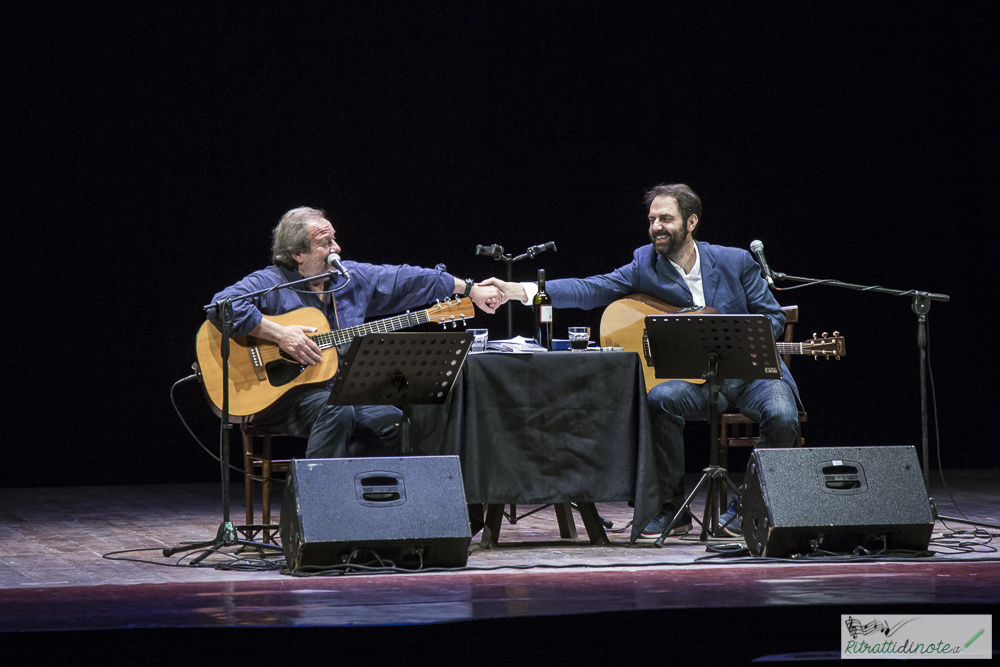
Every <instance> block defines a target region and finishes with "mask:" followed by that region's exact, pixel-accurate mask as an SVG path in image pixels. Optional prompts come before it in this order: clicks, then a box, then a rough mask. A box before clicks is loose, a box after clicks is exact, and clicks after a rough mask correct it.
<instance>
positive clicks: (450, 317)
mask: <svg viewBox="0 0 1000 667" xmlns="http://www.w3.org/2000/svg"><path fill="white" fill-rule="evenodd" d="M475 316H476V309H475V306H473V305H472V299H463V298H461V297H455V298H454V299H451V298H448V299H445V300H444V301H438V302H437V303H436V304H435V305H433V306H431V307H430V308H428V309H427V317H428V318H430V320H431V321H432V322H438V323H439V324H440V325H441V326H442V327H445V328H447V327H448V325H449V324H450V325H451V327H452V328H453V329H454V328H455V325H457V324H458V323H459V322H462V323H463V324H464V323H465V321H466V320H471V319H472V318H473V317H475Z"/></svg>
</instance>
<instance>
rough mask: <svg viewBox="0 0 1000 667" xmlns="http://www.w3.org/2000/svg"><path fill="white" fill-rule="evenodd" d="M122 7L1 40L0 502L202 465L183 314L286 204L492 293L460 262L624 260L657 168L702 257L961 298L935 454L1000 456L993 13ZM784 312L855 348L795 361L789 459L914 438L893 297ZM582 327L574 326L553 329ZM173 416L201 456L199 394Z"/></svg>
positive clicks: (966, 461) (985, 461)
mask: <svg viewBox="0 0 1000 667" xmlns="http://www.w3.org/2000/svg"><path fill="white" fill-rule="evenodd" d="M133 4H134V3H133ZM138 4H139V5H141V6H139V7H137V6H132V5H131V4H127V3H121V4H110V3H98V6H94V7H87V8H85V9H82V8H81V9H73V10H68V9H66V8H65V7H59V8H56V7H53V6H49V5H47V4H44V3H43V4H39V5H37V6H36V9H34V10H33V11H32V12H31V13H30V15H29V14H27V13H25V14H23V15H21V16H15V17H12V18H11V22H10V24H9V31H10V32H11V33H12V39H11V40H10V41H8V44H7V49H8V50H9V51H10V55H11V57H10V58H8V59H7V60H8V67H7V70H8V75H7V76H6V77H5V78H6V79H7V82H6V85H5V88H6V92H7V95H6V102H5V107H6V108H7V112H8V113H7V118H8V123H7V127H6V128H5V135H6V138H5V144H6V145H7V149H6V150H5V158H6V159H5V161H7V162H8V165H9V167H10V168H12V171H13V172H14V173H13V176H12V177H11V176H8V179H7V182H8V187H9V188H10V189H9V192H8V195H9V197H8V200H7V206H6V207H5V208H6V212H7V215H8V216H9V217H8V220H7V225H5V228H6V229H7V234H6V237H7V243H8V244H9V245H8V253H7V256H8V266H9V270H8V272H7V273H8V275H11V276H14V280H12V281H10V282H9V283H8V285H9V287H10V291H9V292H8V294H11V295H13V297H14V298H13V301H14V303H13V305H12V306H11V310H10V311H9V312H10V313H11V316H9V317H8V318H5V319H6V321H7V323H8V328H7V329H8V334H9V336H8V340H9V343H8V353H7V355H6V356H7V359H8V360H9V362H10V361H13V363H9V362H8V364H7V367H8V369H9V372H8V374H7V375H6V378H7V380H6V382H5V385H6V386H7V387H8V391H7V392H6V393H7V395H8V398H7V399H6V400H5V407H4V422H5V425H4V441H5V442H4V451H5V455H4V459H5V461H6V463H5V465H4V466H3V468H2V483H3V484H4V485H63V484H113V483H154V482H173V481H209V480H215V479H217V478H218V468H217V466H216V464H214V463H213V462H212V461H211V460H210V459H209V458H208V456H207V455H206V454H204V453H203V452H201V451H200V450H198V448H197V447H196V445H195V444H194V443H193V441H192V440H191V438H190V437H189V436H188V435H187V433H186V432H185V431H184V429H183V427H182V425H181V423H180V422H179V420H178V419H177V417H176V415H175V413H174V411H173V408H172V407H171V404H170V400H169V390H170V386H171V384H172V383H173V382H174V381H175V380H177V379H179V378H181V377H184V376H185V375H188V374H189V373H190V364H191V362H192V361H193V337H194V333H195V331H196V330H197V327H198V326H199V324H200V323H201V321H202V318H203V313H202V310H201V305H202V304H204V303H207V301H208V300H209V298H210V297H211V295H212V294H213V293H214V292H215V291H216V290H217V289H219V288H221V287H223V286H225V285H227V284H229V283H231V282H233V281H234V280H236V279H237V278H239V277H241V276H242V275H244V274H246V273H247V272H249V271H251V270H253V269H256V268H259V267H261V266H264V265H265V264H267V263H268V259H269V231H270V229H271V228H272V227H273V225H274V224H275V223H276V222H277V220H278V218H279V217H280V215H281V214H282V213H283V212H284V211H285V210H287V209H289V208H291V207H294V206H299V205H310V206H316V207H320V208H324V209H326V210H327V212H328V213H329V217H330V219H331V220H332V221H333V223H334V226H335V227H336V228H337V231H338V240H339V241H340V243H341V245H342V246H343V253H342V255H343V256H344V257H345V258H346V259H357V260H363V261H372V262H390V263H400V262H406V263H410V264H417V265H424V266H433V265H434V264H435V263H438V262H444V263H446V264H447V266H448V268H449V270H451V271H452V272H453V273H456V274H457V275H460V276H472V277H474V278H477V279H482V278H485V277H487V276H489V275H502V274H503V271H504V265H503V264H502V263H500V262H494V261H492V260H489V259H487V258H484V257H478V256H476V255H475V254H474V248H475V246H476V244H489V243H499V244H501V245H503V246H504V248H506V249H507V250H508V251H511V252H515V253H520V252H523V251H524V249H525V248H527V247H528V246H529V245H533V244H537V243H544V242H546V241H555V242H556V243H557V246H558V252H547V253H545V254H543V255H541V256H539V258H538V259H536V260H534V261H525V262H523V263H519V264H517V265H516V268H515V277H516V278H519V279H527V278H530V277H531V276H533V275H534V271H535V270H536V269H537V268H540V267H544V268H545V269H547V272H548V275H549V276H550V277H553V278H556V277H563V276H583V275H589V274H592V273H601V272H605V271H608V270H611V269H613V268H615V267H618V266H620V265H622V264H625V263H627V262H628V261H630V258H631V253H632V250H633V249H634V248H635V247H637V246H638V245H641V244H643V243H644V242H646V241H647V236H646V224H645V220H644V211H643V210H642V207H641V197H642V193H643V191H644V189H646V188H648V187H650V186H652V185H655V184H656V183H659V182H686V183H688V184H690V185H691V186H692V187H693V188H694V189H695V191H697V192H698V193H699V194H700V195H701V197H702V199H703V201H704V203H705V210H704V216H703V222H702V225H701V233H700V238H701V239H702V240H706V241H710V242H714V243H720V244H727V245H734V246H739V247H748V246H749V244H750V241H751V240H753V239H755V238H759V239H761V240H763V241H764V242H765V244H766V247H767V252H768V258H769V261H770V262H771V265H772V267H773V268H775V269H776V270H778V271H783V272H786V273H789V274H793V275H804V276H816V277H823V278H837V279H840V280H844V281H849V282H857V283H864V284H879V285H883V286H886V287H890V288H899V289H910V288H912V289H919V290H926V291H933V292H942V293H946V294H950V295H951V296H952V301H951V302H950V303H948V304H935V305H934V306H933V307H932V309H931V314H930V322H931V361H932V368H933V371H934V380H935V387H936V390H937V392H936V396H937V407H938V410H939V414H940V423H941V437H942V461H943V466H944V467H945V468H954V467H996V466H998V465H1000V455H998V454H997V448H996V447H993V446H992V443H991V442H990V443H986V446H984V441H983V434H984V433H985V431H986V429H987V427H988V424H987V421H986V411H987V410H988V407H989V405H990V404H991V401H989V398H988V396H987V401H985V405H984V401H983V400H982V391H983V389H988V385H987V386H985V387H984V385H983V384H982V382H980V378H983V377H988V375H989V373H990V372H991V371H992V370H993V369H994V368H995V367H996V361H997V354H996V352H995V349H996V346H995V345H993V344H991V343H990V342H989V334H988V331H989V326H988V324H989V323H988V320H987V318H988V317H989V313H990V312H991V311H992V308H993V305H994V302H995V298H994V297H993V296H992V294H991V292H992V288H993V286H994V284H995V280H994V279H991V278H990V277H989V275H991V274H992V273H993V271H992V266H991V262H990V261H989V260H990V259H992V255H993V253H992V252H991V250H992V247H991V246H992V245H993V239H994V238H995V233H994V232H993V230H992V225H990V224H989V223H990V222H992V210H988V209H987V193H988V192H990V191H992V190H993V189H994V188H995V186H994V184H995V182H996V176H997V173H996V172H997V169H996V159H997V152H996V148H997V142H996V139H997V132H996V121H995V112H994V109H993V108H992V106H991V105H989V103H988V99H990V98H991V93H995V92H996V91H995V89H996V84H995V75H994V72H995V71H996V65H997V62H996V60H997V58H996V48H995V38H994V36H995V34H996V28H997V26H996V24H995V23H994V22H992V19H990V15H991V13H990V12H988V11H987V9H988V4H987V3H974V2H973V3H961V4H959V5H948V4H946V3H945V4H943V3H917V2H911V3H879V6H877V7H875V6H870V3H833V4H830V3H779V4H774V3H768V4H767V5H766V7H764V8H761V7H754V6H752V3H750V6H748V3H715V4H713V6H712V8H711V9H704V8H702V9H694V8H693V5H696V4H698V5H700V3H689V5H690V6H689V5H688V4H685V5H681V4H679V3H656V4H633V3H629V4H626V5H624V6H622V7H612V6H610V5H607V6H596V7H595V6H590V5H588V4H570V3H561V2H560V3H544V7H542V8H538V7H532V6H530V4H529V3H521V4H513V3H510V6H508V5H507V3H504V4H502V5H486V6H479V7H475V8H469V7H465V6H463V5H462V3H453V4H443V3H442V4H436V3H430V4H427V3H413V6H412V7H410V8H402V7H400V6H397V5H395V4H392V3H385V4H380V3H364V4H365V8H363V9H358V8H355V9H350V10H340V9H336V10H334V9H329V8H327V5H328V4H329V3H296V4H295V5H294V6H289V5H291V3H268V4H266V5H264V4H263V3H261V5H262V6H256V7H247V6H245V5H243V4H232V5H223V4H214V3H207V4H206V6H203V7H201V8H197V9H191V8H180V7H177V6H175V5H173V4H172V3H158V5H159V6H148V5H150V4H151V3H138ZM478 4H481V3H478ZM532 4H541V3H532ZM321 7H322V8H323V9H320V8H321ZM787 285H788V284H786V286H787ZM779 301H781V302H782V303H783V304H790V303H798V304H799V305H800V306H801V308H802V319H803V324H802V325H801V334H802V335H803V336H804V335H807V334H809V333H811V332H812V331H818V332H822V331H824V330H827V331H832V330H833V329H837V330H839V331H841V332H843V334H844V335H845V336H846V337H847V347H848V352H849V353H848V356H847V357H846V358H845V359H843V360H842V361H839V362H834V361H830V362H823V361H820V362H815V363H814V362H811V361H808V360H804V359H797V360H796V361H795V363H793V365H792V370H793V371H794V372H795V374H796V376H797V379H798V382H799V385H800V387H801V388H802V395H803V399H804V401H805V403H806V406H807V408H808V409H809V411H810V414H811V420H810V423H809V425H808V427H807V432H806V434H807V442H808V444H812V445H817V446H819V445H831V446H840V445H853V444H872V445H899V444H913V445H918V446H919V442H920V422H919V393H918V387H919V385H918V353H917V346H916V317H915V316H914V315H913V314H912V313H911V311H910V301H909V299H906V298H898V297H890V296H883V295H878V294H862V293H857V292H853V291H848V290H842V289H835V288H832V287H814V288H808V289H802V290H798V291H792V292H787V293H783V294H780V295H779ZM515 314H516V316H517V317H516V319H515V329H516V331H515V333H524V334H527V333H528V328H529V317H530V312H529V310H528V309H526V308H523V307H521V306H517V309H516V310H515ZM598 322H599V313H596V312H591V313H584V312H579V311H563V312H560V313H558V315H557V323H556V333H557V335H564V333H565V330H564V329H563V327H565V326H567V325H569V324H584V323H589V324H591V325H592V326H594V327H596V326H597V325H598ZM477 324H488V326H489V327H490V329H491V334H492V335H493V336H494V337H496V336H500V335H503V334H504V333H505V330H506V320H505V318H504V317H503V316H502V315H498V316H494V317H492V318H490V317H488V316H485V315H482V316H480V317H479V318H477ZM178 402H179V405H180V407H181V409H182V410H183V411H184V412H185V414H186V415H187V416H188V417H189V419H190V420H191V423H192V425H193V427H194V428H195V430H196V431H197V432H198V434H199V435H200V436H201V437H202V438H203V439H204V440H205V441H206V442H208V443H209V444H210V446H212V447H214V446H215V443H216V438H217V436H216V433H215V423H214V421H213V419H211V418H210V416H209V415H208V411H207V409H206V406H205V403H204V401H203V400H202V398H201V395H200V389H199V388H198V387H197V385H195V384H194V383H188V384H186V385H182V386H181V387H179V388H178ZM932 426H933V421H932ZM703 449H704V447H703V446H702V445H701V444H700V443H699V444H696V445H692V446H691V447H689V464H688V465H689V468H691V469H692V470H697V469H698V468H699V467H700V466H701V465H702V464H703V462H704V461H703V460H702V459H703V458H704V457H703V456H702V455H703V451H702V450H703ZM699 457H701V458H699Z"/></svg>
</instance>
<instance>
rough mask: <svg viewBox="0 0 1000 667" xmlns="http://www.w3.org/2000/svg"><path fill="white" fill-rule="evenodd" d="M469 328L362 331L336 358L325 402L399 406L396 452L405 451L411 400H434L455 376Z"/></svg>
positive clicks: (439, 401)
mask: <svg viewBox="0 0 1000 667" xmlns="http://www.w3.org/2000/svg"><path fill="white" fill-rule="evenodd" d="M472 340H473V336H472V334H471V333H468V332H465V331H462V332H451V333H447V332H440V333H384V334H368V335H366V336H361V337H359V338H355V339H354V340H353V341H351V346H350V349H349V350H348V352H347V354H346V355H344V356H343V357H342V358H341V360H340V367H339V368H338V370H337V375H336V377H334V382H333V389H332V390H331V391H330V400H329V404H330V405H396V406H399V407H400V408H401V409H402V411H403V421H402V424H401V426H400V444H401V447H402V453H403V454H404V455H405V454H409V453H410V412H409V408H410V406H411V405H427V404H437V405H440V404H442V403H444V402H445V400H447V398H448V394H449V393H451V389H452V387H454V386H455V382H456V380H458V376H459V373H461V371H462V366H463V365H464V364H465V358H466V357H467V356H468V354H469V348H470V347H471V346H472Z"/></svg>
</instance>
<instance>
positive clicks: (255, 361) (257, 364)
mask: <svg viewBox="0 0 1000 667" xmlns="http://www.w3.org/2000/svg"><path fill="white" fill-rule="evenodd" d="M247 353H248V354H249V355H250V365H251V366H252V367H253V372H254V375H256V376H257V379H258V380H265V379H267V373H266V372H265V371H264V360H263V359H261V356H260V346H258V345H251V346H250V347H248V348H247Z"/></svg>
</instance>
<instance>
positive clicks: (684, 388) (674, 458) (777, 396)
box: [647, 380, 799, 503]
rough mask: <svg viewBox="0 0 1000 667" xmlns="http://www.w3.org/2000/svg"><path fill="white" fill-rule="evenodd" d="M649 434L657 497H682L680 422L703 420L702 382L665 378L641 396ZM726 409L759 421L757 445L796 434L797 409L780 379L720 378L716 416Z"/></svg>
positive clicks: (786, 442) (783, 442)
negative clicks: (656, 454)
mask: <svg viewBox="0 0 1000 667" xmlns="http://www.w3.org/2000/svg"><path fill="white" fill-rule="evenodd" d="M647 400H648V401H649V410H650V417H651V419H652V425H653V438H654V439H655V443H656V446H657V448H658V449H659V450H660V455H661V456H662V457H663V458H662V459H661V470H663V471H664V472H663V473H661V477H660V484H661V485H662V487H663V497H664V498H671V499H673V500H674V501H675V502H678V503H679V502H681V501H683V500H684V423H685V422H686V421H687V420H693V421H705V420H707V419H708V412H709V406H708V385H707V384H692V383H690V382H684V381H683V380H670V381H668V382H663V383H661V384H658V385H657V386H655V387H653V389H652V390H650V392H649V396H648V398H647ZM730 408H736V409H737V410H739V412H740V413H742V414H744V415H746V416H747V417H750V418H751V419H753V420H754V421H757V422H759V423H760V440H759V441H758V442H757V446H758V447H791V446H792V443H794V442H795V436H796V435H797V433H798V426H799V409H798V404H797V403H796V401H795V394H794V393H793V392H792V389H791V387H789V386H788V384H786V383H785V382H783V381H781V380H752V381H748V380H723V382H722V387H721V389H720V391H719V406H718V411H719V414H722V413H723V412H725V411H726V410H728V409H730Z"/></svg>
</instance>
